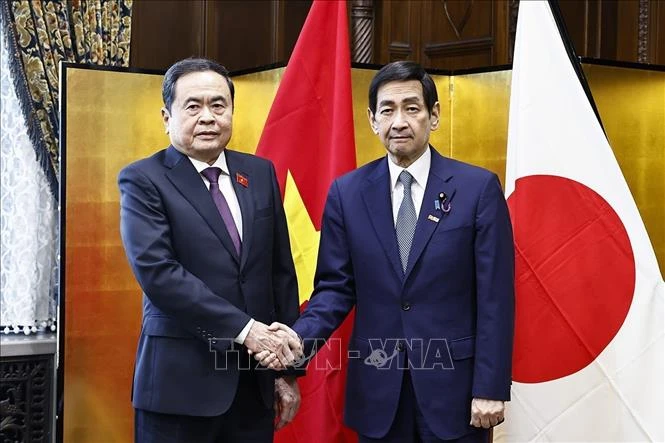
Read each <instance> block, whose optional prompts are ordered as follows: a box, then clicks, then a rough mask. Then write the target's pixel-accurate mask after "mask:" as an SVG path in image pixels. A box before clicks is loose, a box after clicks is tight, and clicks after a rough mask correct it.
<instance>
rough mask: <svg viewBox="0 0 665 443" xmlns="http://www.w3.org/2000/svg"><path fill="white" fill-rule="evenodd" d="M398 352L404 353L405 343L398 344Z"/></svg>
mask: <svg viewBox="0 0 665 443" xmlns="http://www.w3.org/2000/svg"><path fill="white" fill-rule="evenodd" d="M397 350H398V351H399V352H404V343H402V342H401V341H400V342H398V343H397Z"/></svg>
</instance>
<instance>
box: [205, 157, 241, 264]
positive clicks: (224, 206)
mask: <svg viewBox="0 0 665 443" xmlns="http://www.w3.org/2000/svg"><path fill="white" fill-rule="evenodd" d="M221 173H222V170H221V169H220V168H206V169H204V170H203V171H201V174H202V175H203V176H204V177H205V178H207V179H208V181H209V182H210V195H211V196H212V200H213V201H214V202H215V206H217V210H218V211H219V215H221V216H222V220H224V224H225V225H226V230H227V231H229V235H230V236H231V240H232V241H233V246H235V248H236V252H237V253H238V256H240V235H239V234H238V227H237V226H236V223H235V221H234V220H233V215H232V214H231V209H230V208H229V204H228V203H227V202H226V199H225V198H224V194H222V191H221V190H220V189H219V175H220V174H221Z"/></svg>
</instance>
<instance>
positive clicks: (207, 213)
mask: <svg viewBox="0 0 665 443" xmlns="http://www.w3.org/2000/svg"><path fill="white" fill-rule="evenodd" d="M164 165H165V166H166V167H167V168H170V170H169V171H167V172H166V177H167V178H168V179H169V180H170V181H171V183H173V185H174V186H175V187H176V188H177V189H178V191H180V193H181V194H182V195H183V196H184V197H185V198H186V199H187V201H189V203H190V204H191V205H192V206H193V207H194V209H196V211H197V212H198V213H199V214H201V217H203V219H204V220H205V221H206V223H207V224H208V226H210V229H212V230H213V232H214V233H215V235H216V236H217V237H218V238H219V240H220V241H221V242H222V244H223V245H224V247H225V248H226V249H227V250H228V251H229V253H230V254H231V256H232V257H233V258H234V259H235V260H236V262H237V261H238V256H237V254H236V250H235V247H234V246H233V241H232V240H231V237H230V236H229V233H228V231H227V230H226V226H224V220H222V217H220V215H219V211H218V210H217V207H216V206H215V203H214V202H213V200H212V198H210V193H209V192H208V190H207V189H206V186H205V184H204V183H203V180H202V179H201V176H200V175H199V173H198V172H196V168H194V165H192V162H190V161H189V160H187V156H185V155H184V154H182V153H180V152H178V151H177V150H176V149H175V148H174V147H173V146H169V148H168V149H167V150H166V158H165V160H164ZM243 226H244V222H243Z"/></svg>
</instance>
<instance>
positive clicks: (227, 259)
mask: <svg viewBox="0 0 665 443" xmlns="http://www.w3.org/2000/svg"><path fill="white" fill-rule="evenodd" d="M226 160H227V164H228V167H229V172H230V174H231V179H232V181H233V186H234V189H235V192H236V195H237V197H238V202H239V204H240V208H241V212H242V219H243V241H242V252H241V257H238V256H237V254H236V252H235V249H234V247H233V243H232V241H231V237H230V236H229V234H228V231H227V230H226V227H225V226H224V222H223V220H222V218H221V216H220V215H219V212H218V211H217V208H216V207H215V204H214V202H213V200H212V198H211V197H210V194H209V191H208V190H207V189H206V186H205V184H204V183H203V180H202V179H201V176H200V175H199V174H198V173H197V172H196V169H195V168H194V166H193V165H192V163H191V162H190V161H189V159H188V158H187V157H186V156H185V155H183V154H181V153H180V152H178V151H177V150H176V149H175V148H173V147H172V146H170V147H168V148H167V149H165V150H162V151H160V152H158V153H156V154H154V155H153V156H152V157H149V158H146V159H143V160H140V161H137V162H135V163H132V164H131V165H129V166H127V167H126V168H124V169H123V170H122V171H121V172H120V175H119V178H118V184H119V186H120V194H121V198H120V206H121V212H120V228H121V234H122V240H123V243H124V246H125V251H126V253H127V257H128V259H129V263H130V265H131V267H132V270H133V271H134V275H135V276H136V279H137V280H138V282H139V284H140V285H141V288H142V289H143V293H144V296H143V326H142V328H141V335H140V338H139V345H138V352H137V355H136V366H135V373H134V386H133V393H132V402H133V404H134V407H136V408H140V409H145V410H149V411H155V412H161V413H168V414H182V415H196V416H213V415H219V414H222V413H224V412H225V411H226V410H228V408H229V407H230V405H231V403H232V401H233V398H234V395H235V391H236V387H237V383H238V375H239V372H238V355H237V354H236V353H233V352H231V353H228V352H226V351H227V350H229V348H230V347H231V346H234V348H235V349H239V348H240V352H246V351H245V349H244V348H243V347H239V346H238V345H234V344H233V338H235V337H236V336H237V335H238V334H239V333H240V331H241V330H242V329H243V327H244V326H245V325H246V324H247V322H248V321H249V319H250V317H253V318H254V319H256V320H257V321H261V322H264V323H267V324H269V323H271V322H272V321H280V322H283V323H286V324H292V323H293V322H294V321H295V319H296V318H297V316H298V288H297V282H296V277H295V270H294V266H293V259H292V257H291V249H290V245H289V236H288V231H287V225H286V218H285V215H284V209H283V207H282V201H281V197H280V191H279V187H278V185H277V181H276V178H275V171H274V168H273V166H272V163H270V162H269V161H267V160H264V159H261V158H259V157H255V156H252V155H248V154H242V153H239V152H234V151H229V150H226ZM237 172H240V173H241V174H242V175H243V176H244V177H246V178H247V181H248V183H247V186H246V187H245V186H243V185H241V184H240V183H238V181H237V180H236V173H237ZM216 366H217V370H216V368H215V367H216ZM257 373H258V377H259V385H260V389H261V394H262V397H263V399H264V402H265V404H266V406H267V407H271V406H272V399H273V385H274V373H272V372H271V371H257Z"/></svg>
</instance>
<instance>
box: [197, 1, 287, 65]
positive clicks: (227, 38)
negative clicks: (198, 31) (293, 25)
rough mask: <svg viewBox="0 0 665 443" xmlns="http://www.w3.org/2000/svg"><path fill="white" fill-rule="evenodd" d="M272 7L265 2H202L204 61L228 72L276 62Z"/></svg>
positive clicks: (274, 16) (274, 26)
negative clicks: (212, 62)
mask: <svg viewBox="0 0 665 443" xmlns="http://www.w3.org/2000/svg"><path fill="white" fill-rule="evenodd" d="M276 5H277V3H275V2H269V1H258V2H256V1H249V2H248V1H244V0H225V1H223V2H217V1H208V2H206V20H205V52H204V53H205V55H206V57H209V58H211V59H213V60H218V61H219V62H220V63H221V64H223V65H224V66H226V68H227V69H229V70H232V71H233V70H238V69H246V68H253V67H257V66H262V65H265V64H268V63H274V62H276V61H277V45H276V39H277V23H276V15H277V14H276V12H277V11H275V9H276V8H275V6H276Z"/></svg>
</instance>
